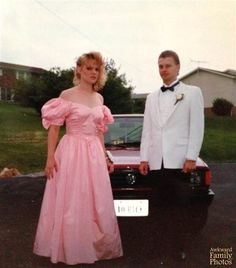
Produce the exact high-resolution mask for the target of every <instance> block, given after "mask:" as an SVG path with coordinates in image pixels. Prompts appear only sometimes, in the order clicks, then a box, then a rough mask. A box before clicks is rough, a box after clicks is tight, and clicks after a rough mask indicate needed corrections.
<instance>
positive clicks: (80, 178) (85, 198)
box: [33, 98, 123, 265]
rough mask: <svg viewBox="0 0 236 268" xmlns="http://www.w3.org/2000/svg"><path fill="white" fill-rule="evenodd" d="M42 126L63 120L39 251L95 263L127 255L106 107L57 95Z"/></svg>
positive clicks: (48, 185) (38, 239)
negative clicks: (108, 157)
mask: <svg viewBox="0 0 236 268" xmlns="http://www.w3.org/2000/svg"><path fill="white" fill-rule="evenodd" d="M42 118H43V126H44V127H45V128H46V129H47V128H48V127H49V126H50V125H63V124H64V122H66V134H65V135H64V136H63V137H62V139H61V140H60V142H59V144H58V146H57V149H56V152H55V158H56V161H57V163H58V171H57V173H55V174H54V177H53V179H50V180H47V182H46V188H45V192H44V197H43V202H42V207H41V213H40V217H39V222H38V228H37V232H36V237H35V243H34V249H33V251H34V253H35V254H38V255H41V256H47V257H50V258H51V261H52V262H53V263H57V262H64V263H66V264H71V265H72V264H78V263H93V262H95V261H97V260H100V259H111V258H117V257H120V256H122V255H123V252H122V245H121V239H120V233H119V228H118V224H117V219H116V215H115V210H114V204H113V196H112V190H111V184H110V179H109V174H108V171H107V166H106V161H105V157H104V152H103V148H102V145H101V142H100V140H99V138H98V136H97V132H98V131H101V130H102V131H104V130H105V128H106V124H108V123H112V122H113V117H112V115H111V113H110V110H109V109H108V108H107V107H106V106H104V105H103V106H96V107H94V108H89V107H87V106H85V105H82V104H78V103H73V102H70V101H66V100H63V99H62V98H55V99H52V100H50V101H48V102H47V103H46V104H45V105H44V106H43V108H42Z"/></svg>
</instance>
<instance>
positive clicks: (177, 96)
mask: <svg viewBox="0 0 236 268" xmlns="http://www.w3.org/2000/svg"><path fill="white" fill-rule="evenodd" d="M183 99H184V94H183V93H181V94H179V95H176V101H175V104H174V105H176V104H177V103H178V102H179V101H181V100H183Z"/></svg>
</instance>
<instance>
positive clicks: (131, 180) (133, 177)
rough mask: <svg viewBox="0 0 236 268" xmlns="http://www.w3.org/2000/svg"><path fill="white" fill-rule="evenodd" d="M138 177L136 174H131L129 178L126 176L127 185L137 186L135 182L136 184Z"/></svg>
mask: <svg viewBox="0 0 236 268" xmlns="http://www.w3.org/2000/svg"><path fill="white" fill-rule="evenodd" d="M136 179H137V178H136V176H135V175H134V174H131V173H129V174H128V175H127V176H126V181H127V183H128V184H129V185H133V184H135V182H136Z"/></svg>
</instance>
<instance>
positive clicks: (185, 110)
mask: <svg viewBox="0 0 236 268" xmlns="http://www.w3.org/2000/svg"><path fill="white" fill-rule="evenodd" d="M158 66H159V73H160V76H161V78H162V80H163V86H162V87H161V88H160V89H158V90H157V91H155V92H153V93H151V94H150V95H149V96H148V97H147V100H146V105H145V113H144V124H143V132H142V139H141V163H140V167H139V170H140V173H141V174H143V175H147V174H148V171H149V170H150V177H151V179H152V180H153V182H154V183H155V184H156V191H157V193H156V194H157V197H158V199H159V200H158V202H160V203H161V202H162V203H163V204H165V205H168V206H169V205H176V204H177V203H180V200H181V199H183V198H184V197H187V196H185V193H187V191H186V190H187V186H186V185H187V184H184V181H186V180H187V179H188V178H189V174H190V172H191V171H193V170H195V168H196V160H197V157H198V155H199V152H200V149H201V145H202V141H203V134H204V106H203V97H202V93H201V90H200V88H198V87H196V86H190V85H186V84H184V83H182V82H179V81H178V79H177V76H178V74H179V69H180V61H179V57H178V55H177V54H176V53H175V52H174V51H170V50H167V51H164V52H162V53H161V54H160V56H159V58H158ZM172 207H173V206H172ZM182 207H183V206H182ZM178 211H181V213H179V214H178V216H177V221H181V220H182V221H184V218H185V216H186V215H185V212H183V210H182V208H180V206H179V207H178ZM182 212H183V213H182ZM167 213H168V212H167ZM175 215H176V213H175ZM161 217H162V216H161ZM181 224H182V223H181V222H180V223H179V224H177V225H179V226H183V225H181ZM172 226H173V225H172ZM171 229H173V228H172V227H171ZM182 231H183V230H182ZM182 234H183V232H181V230H180V229H176V235H177V236H179V237H181V236H182ZM176 239H177V238H176ZM177 243H179V244H180V247H179V249H180V252H179V253H180V258H182V259H185V257H186V255H185V252H184V251H183V250H184V249H183V247H184V243H183V241H181V242H179V241H178V242H177Z"/></svg>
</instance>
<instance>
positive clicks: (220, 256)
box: [210, 247, 233, 266]
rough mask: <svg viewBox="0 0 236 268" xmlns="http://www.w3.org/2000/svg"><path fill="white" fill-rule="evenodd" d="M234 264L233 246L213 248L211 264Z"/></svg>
mask: <svg viewBox="0 0 236 268" xmlns="http://www.w3.org/2000/svg"><path fill="white" fill-rule="evenodd" d="M232 264H233V248H232V247H230V248H220V247H217V248H211V249H210V265H222V266H226V265H228V266H230V265H232Z"/></svg>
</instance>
